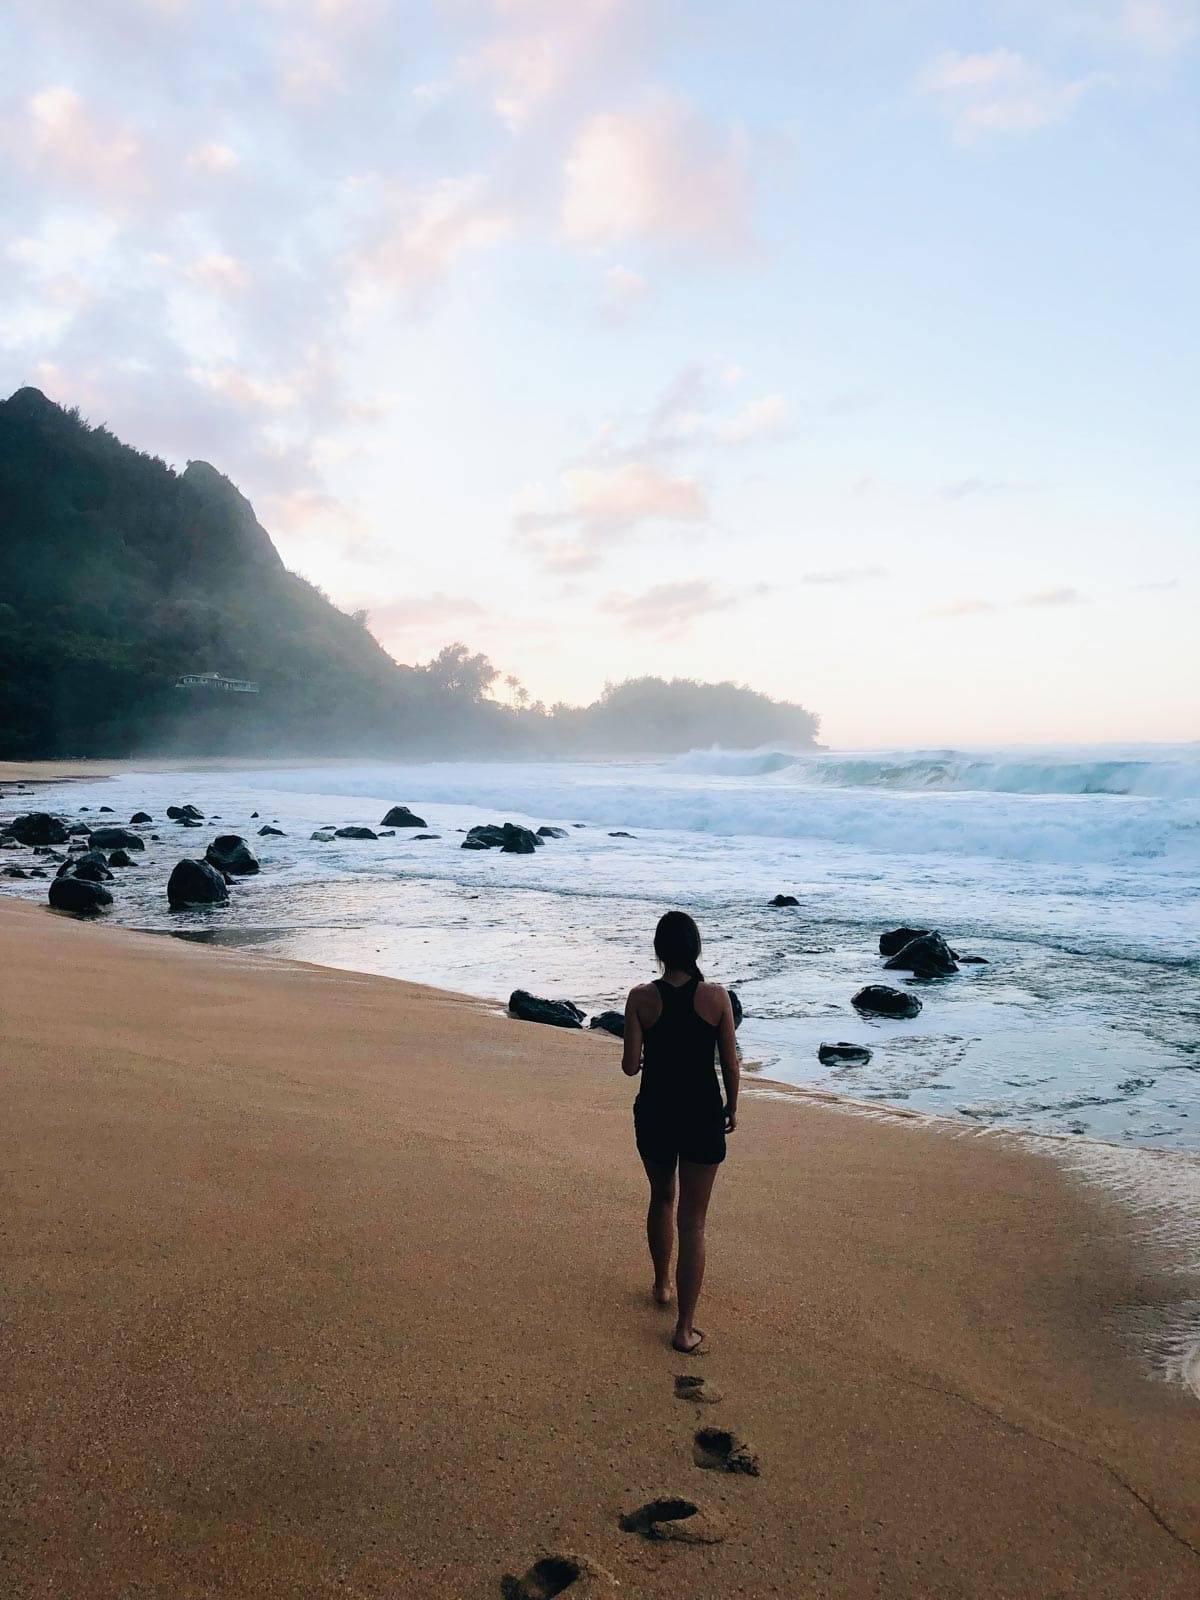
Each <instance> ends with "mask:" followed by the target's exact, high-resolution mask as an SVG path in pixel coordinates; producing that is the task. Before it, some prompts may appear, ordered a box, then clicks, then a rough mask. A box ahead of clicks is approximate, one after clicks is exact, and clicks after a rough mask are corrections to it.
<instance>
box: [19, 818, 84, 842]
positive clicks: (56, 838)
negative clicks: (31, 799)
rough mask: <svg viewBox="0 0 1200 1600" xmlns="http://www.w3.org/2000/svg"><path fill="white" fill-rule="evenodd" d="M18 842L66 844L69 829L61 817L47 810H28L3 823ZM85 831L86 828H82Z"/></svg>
mask: <svg viewBox="0 0 1200 1600" xmlns="http://www.w3.org/2000/svg"><path fill="white" fill-rule="evenodd" d="M4 831H5V832H6V833H10V834H11V835H12V836H13V838H14V839H15V840H16V841H17V843H18V844H66V842H67V840H68V839H69V838H70V836H71V830H70V829H69V828H68V827H67V824H66V823H65V822H64V821H63V819H62V818H61V817H56V816H54V815H52V814H51V813H50V812H49V811H29V812H26V814H25V815H24V816H23V817H14V818H13V820H12V821H11V822H9V823H7V824H6V825H5V830H4ZM83 831H84V832H85V833H86V832H87V829H86V828H85V829H84V830H83Z"/></svg>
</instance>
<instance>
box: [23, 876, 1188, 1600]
mask: <svg viewBox="0 0 1200 1600" xmlns="http://www.w3.org/2000/svg"><path fill="white" fill-rule="evenodd" d="M514 976H515V977H519V974H515V975H514ZM0 1075H2V1082H0V1093H2V1107H0V1184H2V1186H3V1201H2V1206H0V1230H2V1245H3V1260H2V1262H0V1272H2V1281H3V1290H2V1298H3V1332H2V1333H0V1339H2V1347H0V1356H2V1360H3V1374H2V1383H0V1441H2V1442H0V1450H2V1451H3V1467H2V1472H0V1590H2V1592H3V1593H4V1594H5V1595H11V1596H13V1597H14V1600H31V1597H35V1596H36V1597H41V1596H46V1597H50V1596H54V1597H62V1600H82V1597H88V1600H107V1597H113V1600H115V1597H118V1596H121V1597H125V1596H135V1595H153V1596H158V1595H163V1596H166V1595H170V1596H171V1597H172V1600H185V1597H193V1596H201V1595H205V1596H207V1595H229V1596H239V1597H243V1596H305V1597H319V1596H335V1595H336V1596H343V1597H345V1596H353V1597H359V1600H367V1597H370V1600H374V1597H385V1596H386V1597H397V1600H400V1597H408V1596H433V1597H442V1596H445V1597H447V1600H451V1597H453V1600H477V1597H478V1600H485V1597H488V1596H491V1597H493V1600H495V1597H498V1596H500V1595H501V1593H502V1588H501V1580H502V1577H503V1575H504V1574H519V1573H522V1572H524V1571H525V1569H526V1568H527V1567H529V1565H530V1564H531V1563H532V1562H533V1561H534V1560H535V1558H537V1557H538V1556H540V1555H543V1554H545V1553H547V1552H555V1551H573V1552H577V1553H580V1554H582V1555H585V1556H587V1557H588V1558H589V1559H590V1560H591V1561H592V1562H594V1563H596V1565H597V1566H598V1567H599V1568H600V1569H603V1572H606V1573H607V1574H609V1575H611V1578H612V1579H613V1581H614V1583H615V1584H617V1585H619V1587H617V1588H613V1589H612V1590H611V1591H610V1590H608V1589H607V1585H606V1583H605V1581H604V1580H603V1578H598V1579H595V1580H592V1581H591V1587H590V1588H588V1589H587V1591H586V1592H587V1593H589V1594H592V1593H596V1594H599V1593H602V1592H612V1593H615V1594H619V1595H628V1596H630V1597H646V1600H654V1597H662V1600H666V1597H672V1600H677V1597H679V1596H683V1595H687V1596H696V1597H700V1600H707V1597H713V1600H716V1597H718V1596H720V1597H725V1596H727V1595H735V1594H741V1595H745V1596H751V1597H757V1596H775V1595H778V1596H785V1597H794V1596H809V1595H812V1596H831V1597H832V1596H837V1597H854V1596H869V1595H877V1596H888V1597H891V1600H898V1597H907V1596H912V1597H914V1600H915V1597H921V1600H928V1597H930V1596H938V1597H942V1596H962V1597H964V1600H965V1597H977V1596H1011V1597H1030V1596H1035V1595H1036V1596H1068V1595H1070V1596H1075V1595H1078V1596H1087V1597H1088V1600H1104V1597H1113V1600H1117V1597H1120V1600H1125V1597H1131V1596H1135V1595H1136V1596H1147V1597H1149V1596H1154V1597H1158V1600H1174V1597H1179V1600H1183V1597H1185V1596H1186V1597H1188V1600H1192V1597H1194V1596H1195V1595H1196V1594H1197V1592H1200V1409H1198V1408H1197V1406H1196V1402H1195V1400H1194V1399H1193V1398H1192V1397H1191V1396H1190V1395H1189V1394H1187V1392H1186V1391H1185V1390H1184V1389H1182V1388H1175V1387H1171V1386H1170V1385H1168V1384H1166V1383H1163V1382H1157V1381H1154V1380H1152V1379H1151V1378H1150V1377H1149V1376H1148V1375H1147V1373H1146V1371H1144V1370H1143V1368H1142V1366H1141V1365H1140V1364H1139V1361H1138V1359H1137V1356H1136V1353H1135V1352H1134V1351H1133V1350H1132V1349H1131V1348H1130V1347H1129V1345H1128V1343H1127V1342H1126V1341H1125V1340H1124V1339H1123V1338H1122V1337H1121V1336H1119V1334H1118V1331H1117V1330H1118V1326H1119V1325H1124V1324H1126V1323H1128V1322H1129V1321H1130V1318H1131V1314H1134V1313H1136V1312H1137V1310H1138V1308H1142V1307H1147V1308H1158V1309H1159V1310H1160V1311H1161V1309H1162V1308H1169V1307H1170V1306H1171V1305H1172V1303H1174V1302H1182V1301H1183V1300H1184V1299H1185V1298H1186V1297H1187V1294H1188V1293H1189V1285H1188V1282H1187V1280H1186V1279H1185V1278H1184V1277H1182V1276H1181V1275H1179V1274H1177V1273H1172V1272H1171V1271H1170V1270H1169V1267H1170V1263H1169V1262H1168V1261H1166V1260H1165V1259H1163V1260H1158V1259H1156V1257H1155V1255H1154V1254H1153V1252H1152V1251H1151V1249H1150V1247H1149V1246H1148V1245H1147V1244H1146V1242H1145V1241H1142V1240H1139V1239H1137V1238H1136V1237H1135V1235H1134V1233H1133V1225H1132V1223H1131V1220H1130V1218H1129V1217H1128V1216H1127V1215H1126V1214H1125V1213H1124V1212H1123V1211H1122V1210H1121V1209H1120V1207H1119V1206H1118V1204H1117V1203H1116V1201H1115V1200H1112V1199H1109V1198H1107V1197H1106V1196H1104V1195H1103V1194H1100V1193H1093V1192H1091V1191H1090V1190H1088V1189H1086V1188H1085V1187H1084V1186H1083V1185H1082V1183H1081V1182H1080V1180H1079V1179H1078V1178H1076V1177H1074V1176H1072V1175H1071V1174H1070V1172H1068V1171H1067V1170H1066V1168H1065V1167H1064V1165H1063V1164H1061V1163H1059V1162H1057V1161H1055V1160H1054V1159H1052V1158H1051V1157H1048V1156H1047V1155H1046V1154H1044V1153H1041V1152H1042V1151H1043V1150H1044V1148H1045V1147H1044V1146H1042V1147H1039V1149H1038V1150H1035V1149H1034V1147H1033V1146H1032V1145H1029V1146H1023V1145H1022V1144H1021V1143H1020V1142H1019V1141H1001V1140H999V1139H995V1138H984V1137H979V1136H973V1135H969V1134H965V1133H961V1132H958V1131H957V1130H955V1129H954V1128H951V1127H941V1128H930V1127H926V1126H923V1125H920V1124H918V1123H916V1122H913V1121H905V1120H903V1119H900V1118H891V1119H885V1118H869V1117H866V1116H856V1115H852V1114H847V1112H845V1111H844V1110H840V1109H837V1108H835V1107H832V1106H830V1105H827V1104H823V1103H821V1102H820V1101H817V1100H814V1099H811V1098H806V1097H802V1096H798V1095H789V1096H778V1097H772V1096H769V1095H767V1094H763V1093H758V1094H755V1093H754V1092H753V1090H752V1089H750V1090H748V1092H747V1096H746V1099H745V1102H744V1105H743V1110H742V1115H741V1126H740V1128H739V1130H738V1132H737V1133H736V1135H735V1136H734V1137H733V1138H732V1139H731V1141H730V1145H731V1157H730V1160H729V1162H728V1163H727V1166H726V1168H725V1170H724V1171H723V1172H722V1174H721V1177H720V1179H719V1181H718V1185H717V1190H716V1194H715V1198H714V1204H713V1212H712V1217H711V1220H710V1230H709V1275H710V1287H709V1290H708V1291H707V1292H706V1294H705V1298H704V1302H703V1305H702V1315H701V1317H700V1321H701V1324H702V1326H704V1327H705V1328H706V1329H708V1330H709V1333H710V1347H709V1349H708V1352H707V1353H706V1354H704V1355H702V1356H700V1357H697V1358H692V1359H690V1360H689V1359H688V1358H685V1357H679V1356H676V1355H674V1354H673V1353H672V1352H671V1351H670V1350H669V1349H668V1347H667V1338H668V1334H669V1330H670V1319H669V1317H668V1318H667V1319H666V1320H665V1321H664V1320H663V1316H662V1314H661V1313H658V1312H656V1311H655V1310H654V1308H653V1307H652V1306H650V1305H649V1303H648V1294H647V1290H648V1273H647V1263H646V1261H645V1259H644V1256H643V1251H644V1246H643V1243H642V1239H641V1227H642V1212H643V1178H642V1174H641V1170H640V1168H639V1166H638V1164H637V1160H636V1156H635V1155H634V1152H633V1147H632V1136H631V1127H630V1116H629V1101H630V1098H631V1092H632V1091H631V1085H630V1084H629V1082H628V1081H627V1080H625V1079H623V1078H622V1076H621V1074H620V1071H619V1067H618V1053H617V1047H616V1045H615V1043H614V1041H613V1040H611V1039H609V1038H607V1037H604V1036H595V1035H584V1034H568V1033H561V1032H558V1031H557V1030H551V1029H543V1028H538V1027H534V1026H529V1025H525V1024H520V1023H516V1022H513V1021H510V1020H508V1019H507V1018H505V1017H503V1016H501V1015H499V1014H497V1013H496V1012H495V1010H493V1009H490V1008H488V1007H486V1006H483V1005H481V1004H479V1003H478V1002H475V1001H471V1000H467V999H463V998H459V997H457V996H453V995H447V994H443V993H439V992H434V991H430V990H424V989H420V988H416V987H413V986H409V985H405V984H400V983H396V982H392V981H389V980H385V979H377V978H370V977H358V976H354V975H348V974H346V973H341V972H334V971H328V970H321V969H316V968H311V967H304V966H300V965H290V964H285V963H275V962H269V961H265V960H260V959H256V958H254V957H253V956H249V955H245V954H238V953H233V954H231V953H228V952H219V951H215V950H211V949H207V948H204V947H202V946H199V945H196V944H192V943H185V942H182V941H176V940H170V939H165V938H151V937H149V936H141V935H137V934H131V933H127V932H123V931H120V930H116V929H110V928H106V927H104V926H98V925H87V924H83V923H79V922H75V921H71V920H68V919H65V918H62V917H59V916H56V915H54V914H51V913H49V912H46V911H44V910H41V909H40V908H36V907H31V906H27V905H18V904H4V903H2V902H0ZM1190 1292H1192V1293H1194V1286H1193V1287H1192V1289H1191V1291H1190ZM681 1372H687V1373H696V1374H701V1375H703V1376H704V1377H705V1378H706V1379H708V1380H709V1382H710V1384H712V1385H713V1386H715V1387H717V1388H718V1389H719V1390H720V1392H721V1394H722V1396H723V1399H722V1400H721V1401H720V1403H719V1404H716V1405H712V1406H704V1407H701V1406H696V1405H693V1404H691V1403H690V1402H685V1401H681V1400H679V1399H677V1398H676V1397H675V1394H674V1378H675V1376H676V1374H678V1373H681ZM704 1426H713V1427H716V1428H719V1429H725V1430H729V1431H732V1432H734V1433H736V1434H737V1435H739V1436H740V1437H741V1438H743V1439H745V1440H747V1441H749V1442H750V1444H751V1445H752V1446H753V1447H754V1449H755V1450H756V1451H757V1453H758V1456H759V1460H760V1463H761V1472H760V1475H759V1476H751V1475H746V1474H729V1473H722V1472H718V1471H712V1470H704V1469H703V1468H702V1467H700V1466H699V1465H697V1463H696V1461H695V1460H694V1459H693V1435H694V1434H695V1432H696V1430H697V1429H699V1428H701V1427H704ZM656 1496H677V1497H682V1498H686V1499H690V1500H692V1501H693V1502H695V1503H697V1504H698V1505H700V1506H701V1507H702V1508H703V1509H704V1510H705V1511H706V1512H707V1513H708V1519H707V1520H708V1525H709V1526H710V1527H712V1528H714V1529H716V1530H717V1531H718V1532H723V1534H724V1538H723V1541H722V1542H719V1543H714V1544H706V1545H684V1544H680V1543H675V1542H669V1541H668V1542H653V1541H649V1540H646V1539H644V1538H642V1537H641V1536H640V1535H638V1534H637V1533H626V1532H623V1531H622V1530H621V1528H620V1527H619V1519H620V1518H621V1517H622V1516H623V1515H625V1514H627V1513H629V1512H631V1511H634V1510H635V1509H636V1508H638V1507H639V1506H640V1505H642V1504H643V1503H644V1502H646V1501H648V1500H650V1499H651V1498H653V1497H656ZM574 1587H575V1592H580V1591H581V1590H582V1589H583V1587H584V1586H583V1585H582V1584H577V1585H575V1586H574ZM565 1592H566V1593H567V1594H568V1595H569V1594H571V1593H572V1590H570V1589H568V1590H567V1591H565Z"/></svg>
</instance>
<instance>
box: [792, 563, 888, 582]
mask: <svg viewBox="0 0 1200 1600" xmlns="http://www.w3.org/2000/svg"><path fill="white" fill-rule="evenodd" d="M887 575H888V571H887V568H886V567H831V568H827V569H825V570H824V571H820V572H806V573H805V574H804V576H803V578H801V580H800V581H801V583H815V584H841V583H870V582H872V581H873V580H874V579H876V578H886V577H887Z"/></svg>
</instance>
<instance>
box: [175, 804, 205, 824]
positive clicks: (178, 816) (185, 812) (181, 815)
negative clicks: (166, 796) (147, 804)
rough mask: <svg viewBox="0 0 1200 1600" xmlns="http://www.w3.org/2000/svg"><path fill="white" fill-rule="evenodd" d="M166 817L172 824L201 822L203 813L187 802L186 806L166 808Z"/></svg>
mask: <svg viewBox="0 0 1200 1600" xmlns="http://www.w3.org/2000/svg"><path fill="white" fill-rule="evenodd" d="M167 816H168V817H169V818H170V819H171V821H172V822H203V821H204V813H203V811H201V810H200V809H199V808H198V807H197V806H194V805H193V804H192V803H191V801H190V800H189V801H188V803H187V804H186V805H182V806H168V807H167Z"/></svg>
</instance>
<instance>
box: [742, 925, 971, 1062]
mask: <svg viewBox="0 0 1200 1600" xmlns="http://www.w3.org/2000/svg"><path fill="white" fill-rule="evenodd" d="M799 903H800V902H799V901H798V900H797V899H796V896H795V895H793V894H777V895H776V896H775V897H774V899H773V900H771V902H770V904H771V905H772V906H777V907H780V906H796V905H799ZM879 954H880V955H881V956H883V957H884V963H883V966H884V971H885V972H911V973H912V975H913V977H914V978H920V979H924V980H931V979H935V978H950V977H953V976H954V974H955V973H956V972H957V971H958V970H959V968H960V966H964V965H971V966H974V965H986V957H984V956H963V955H959V954H958V952H957V951H956V950H951V948H950V946H949V945H948V944H947V943H946V941H945V939H943V938H942V936H941V934H940V933H939V932H938V931H937V930H936V928H909V927H900V928H890V929H889V930H888V931H887V932H886V933H881V934H880V936H879ZM850 1003H851V1005H852V1006H853V1007H854V1009H855V1010H856V1011H857V1012H858V1013H859V1015H860V1016H864V1017H894V1018H900V1019H910V1018H912V1017H915V1016H918V1015H919V1014H920V1011H921V1001H920V1000H919V999H918V997H917V996H916V995H915V994H910V993H909V992H908V991H907V990H904V989H894V988H892V986H891V985H890V984H886V983H868V984H866V985H865V986H864V987H863V988H861V989H860V990H859V991H858V993H857V994H856V995H854V996H853V998H852V999H851V1002H850ZM817 1059H818V1060H819V1061H821V1062H822V1063H823V1064H824V1065H825V1066H835V1065H842V1066H855V1067H862V1066H866V1064H867V1063H868V1062H869V1061H870V1059H871V1052H870V1050H869V1049H868V1047H867V1046H866V1045H863V1044H851V1043H849V1042H848V1041H847V1040H844V1039H842V1040H839V1041H838V1042H837V1043H836V1044H822V1045H821V1046H820V1047H819V1048H818V1050H817Z"/></svg>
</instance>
